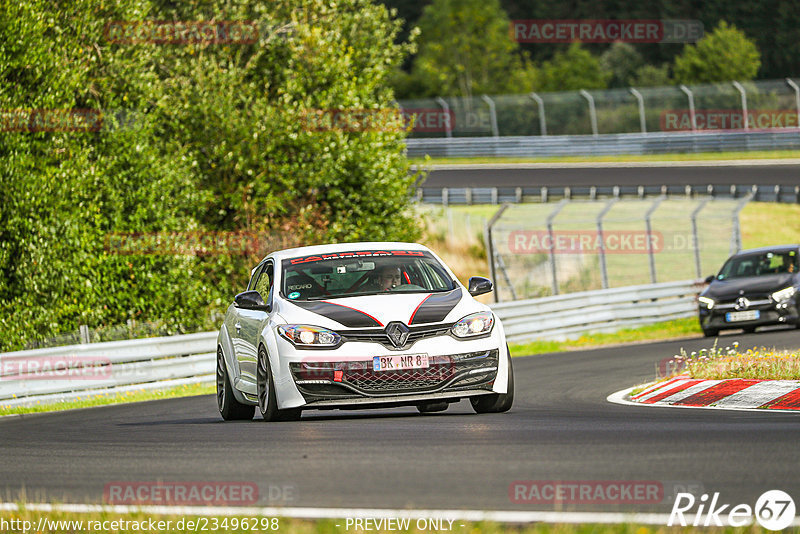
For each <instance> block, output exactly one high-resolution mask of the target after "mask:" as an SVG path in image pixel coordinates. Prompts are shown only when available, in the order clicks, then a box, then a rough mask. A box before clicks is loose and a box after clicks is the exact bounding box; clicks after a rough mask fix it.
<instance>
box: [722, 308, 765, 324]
mask: <svg viewBox="0 0 800 534" xmlns="http://www.w3.org/2000/svg"><path fill="white" fill-rule="evenodd" d="M760 315H761V314H760V313H759V311H758V310H747V311H738V312H728V313H726V314H725V320H726V321H727V322H729V323H735V322H736V321H755V320H756V319H758V318H759V316H760Z"/></svg>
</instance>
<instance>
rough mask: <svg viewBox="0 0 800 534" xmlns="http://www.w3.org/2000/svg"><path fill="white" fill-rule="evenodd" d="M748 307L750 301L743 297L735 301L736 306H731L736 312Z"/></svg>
mask: <svg viewBox="0 0 800 534" xmlns="http://www.w3.org/2000/svg"><path fill="white" fill-rule="evenodd" d="M749 306H750V301H749V300H747V299H746V298H744V297H739V298H738V299H736V304H734V305H733V307H734V308H736V309H737V310H746V309H747V308H748V307H749Z"/></svg>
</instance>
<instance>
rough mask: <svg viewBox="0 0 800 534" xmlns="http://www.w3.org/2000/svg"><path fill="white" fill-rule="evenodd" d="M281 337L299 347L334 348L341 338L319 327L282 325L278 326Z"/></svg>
mask: <svg viewBox="0 0 800 534" xmlns="http://www.w3.org/2000/svg"><path fill="white" fill-rule="evenodd" d="M278 332H279V333H280V335H281V336H283V337H284V338H286V339H288V340H289V341H291V342H292V343H293V344H295V345H297V346H300V347H335V346H336V345H338V344H339V342H340V341H341V340H342V336H340V335H339V334H337V333H336V332H333V331H331V330H328V329H327V328H322V327H319V326H309V325H305V324H284V325H280V326H278Z"/></svg>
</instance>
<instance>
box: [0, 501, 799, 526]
mask: <svg viewBox="0 0 800 534" xmlns="http://www.w3.org/2000/svg"><path fill="white" fill-rule="evenodd" d="M19 508H20V507H19V505H18V504H16V503H0V511H9V512H18V511H19ZM24 508H25V510H30V511H34V512H61V513H97V512H105V513H117V514H129V513H135V512H140V513H145V514H151V515H173V516H181V515H191V516H249V517H256V516H259V517H283V518H290V519H411V520H415V519H439V520H453V521H459V520H460V521H469V522H479V521H494V522H497V523H572V524H586V523H603V524H620V523H638V524H645V525H663V526H666V525H667V522H668V521H669V515H670V514H660V513H623V512H533V511H531V512H525V511H519V512H517V511H512V510H508V511H505V510H400V509H387V508H275V507H265V508H258V507H236V506H121V505H99V504H25V505H24ZM705 517H706V516H701V518H700V523H701V524H702V523H703V522H704V521H705ZM791 524H792V525H793V526H800V518H796V519H795V520H794V521H793V522H792V523H791Z"/></svg>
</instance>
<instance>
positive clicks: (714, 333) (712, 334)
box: [703, 329, 719, 337]
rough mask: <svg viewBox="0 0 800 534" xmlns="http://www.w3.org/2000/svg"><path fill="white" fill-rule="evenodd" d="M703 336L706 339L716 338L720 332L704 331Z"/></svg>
mask: <svg viewBox="0 0 800 534" xmlns="http://www.w3.org/2000/svg"><path fill="white" fill-rule="evenodd" d="M703 335H704V336H705V337H716V336H718V335H719V330H706V329H703Z"/></svg>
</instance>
